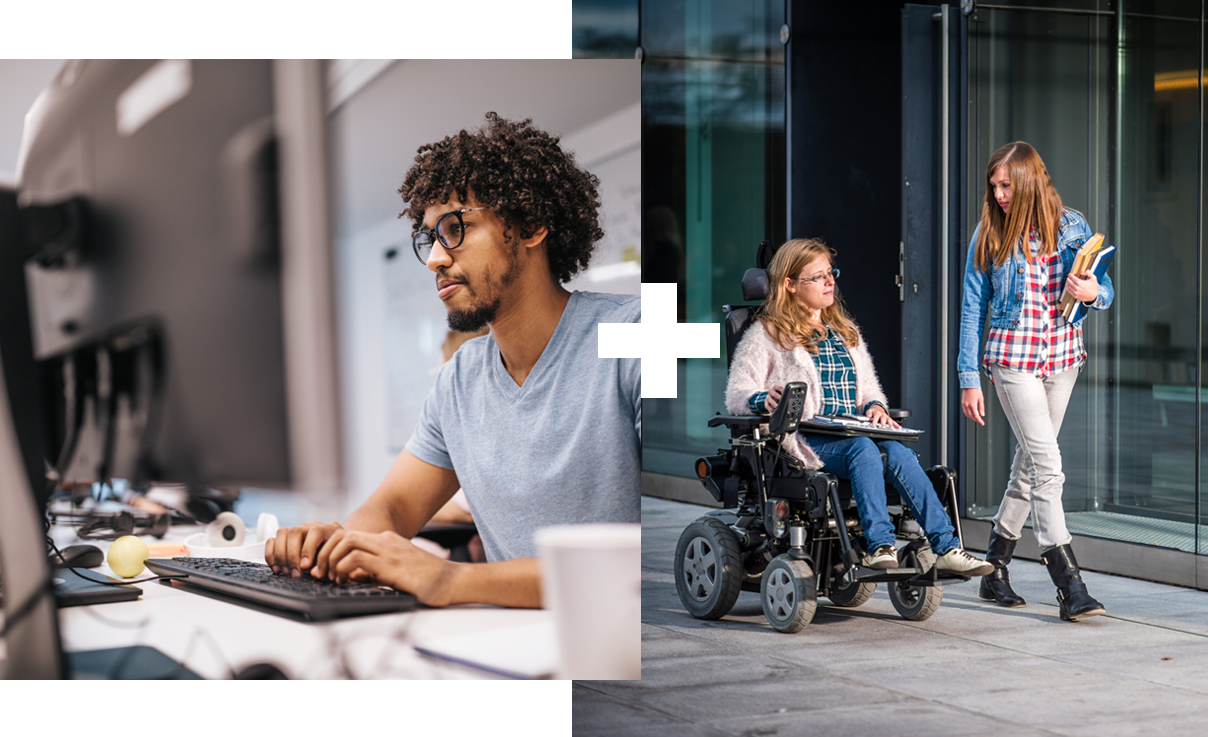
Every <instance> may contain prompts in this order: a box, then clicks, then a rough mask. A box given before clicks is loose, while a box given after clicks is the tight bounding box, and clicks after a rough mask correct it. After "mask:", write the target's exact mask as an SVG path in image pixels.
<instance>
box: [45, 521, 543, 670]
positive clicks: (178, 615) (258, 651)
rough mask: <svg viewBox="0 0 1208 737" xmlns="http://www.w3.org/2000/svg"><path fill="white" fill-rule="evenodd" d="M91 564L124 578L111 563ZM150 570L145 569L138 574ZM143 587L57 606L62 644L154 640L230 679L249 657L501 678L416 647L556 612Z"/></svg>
mask: <svg viewBox="0 0 1208 737" xmlns="http://www.w3.org/2000/svg"><path fill="white" fill-rule="evenodd" d="M199 529H200V528H193V527H173V528H172V530H171V531H170V532H169V534H168V535H167V536H166V537H165V538H164V540H166V541H176V540H184V538H185V537H187V536H188V535H190V534H192V533H194V532H197V531H198V530H199ZM253 534H254V533H253ZM51 535H52V537H53V538H54V540H55V544H56V545H58V546H59V548H60V549H62V548H63V547H64V546H65V545H71V544H75V543H78V542H81V541H80V540H79V539H78V538H77V537H76V536H75V534H74V531H73V530H71V529H69V528H58V527H56V528H53V529H52V532H51ZM144 539H145V540H148V541H153V540H154V538H150V537H146V538H144ZM82 542H86V543H90V544H93V545H96V546H97V547H99V548H101V549H102V550H107V549H108V546H109V542H108V541H104V540H85V541H82ZM91 570H94V571H97V572H100V573H103V574H105V575H108V576H112V577H114V578H118V576H116V575H115V574H114V573H113V572H112V571H111V570H110V569H109V566H108V563H105V564H102V565H101V566H100V567H98V568H94V569H91ZM148 575H150V573H149V572H147V571H144V572H143V573H142V574H140V576H139V577H140V578H141V577H146V576H148ZM140 588H142V589H143V592H144V593H143V595H142V597H141V598H139V599H138V600H137V601H131V602H118V603H110V604H98V605H93V606H80V607H67V608H63V609H60V610H59V630H60V637H61V639H62V641H63V649H64V650H67V651H69V652H71V651H79V650H96V649H103V648H111V647H126V646H131V645H149V646H151V647H155V648H157V649H159V650H160V651H162V652H163V653H164V654H166V655H168V656H169V657H171V658H174V659H176V660H178V661H181V662H183V663H184V664H185V665H186V666H188V667H189V668H190V669H192V670H193V671H194V672H196V673H197V674H198V675H200V676H202V677H204V678H230V677H231V674H232V672H233V671H234V672H237V671H239V670H241V669H242V668H244V667H245V666H247V665H250V664H252V663H262V662H268V663H273V664H274V665H276V666H277V667H278V668H280V669H281V670H282V671H284V672H285V674H286V675H288V676H289V677H290V678H311V679H333V678H336V679H338V678H417V679H482V678H497V677H498V676H494V675H492V674H491V673H489V672H486V671H483V670H479V669H477V668H471V667H468V666H464V665H458V664H455V663H448V662H444V661H439V660H434V659H431V658H428V657H425V656H422V655H420V654H419V653H417V652H416V651H415V650H414V648H413V645H414V644H415V643H417V642H419V643H422V642H427V641H429V640H432V639H436V638H441V637H447V636H452V635H458V634H465V633H474V632H485V631H490V630H500V631H501V633H500V634H501V637H503V638H507V637H508V636H509V635H511V634H512V633H511V632H509V628H513V627H522V626H525V625H532V624H535V623H540V622H549V621H551V619H552V617H551V614H550V613H549V612H547V611H544V610H540V609H537V610H534V609H505V608H500V607H490V606H477V605H465V606H455V607H448V608H444V609H424V608H420V609H418V610H416V611H413V612H408V613H403V614H382V615H374V616H368V617H354V618H350V619H345V620H340V621H336V622H324V623H316V624H312V623H303V622H298V621H295V620H292V619H288V618H286V617H281V616H277V615H274V614H268V613H264V612H261V611H257V610H255V609H251V608H248V607H244V606H240V605H237V604H232V603H228V602H225V601H220V600H217V599H213V598H210V597H208V596H203V595H199V594H195V593H192V592H189V591H183V590H180V589H177V588H172V587H170V586H167V585H164V584H162V583H160V582H159V581H149V582H147V583H144V584H141V585H140ZM537 645H548V643H537Z"/></svg>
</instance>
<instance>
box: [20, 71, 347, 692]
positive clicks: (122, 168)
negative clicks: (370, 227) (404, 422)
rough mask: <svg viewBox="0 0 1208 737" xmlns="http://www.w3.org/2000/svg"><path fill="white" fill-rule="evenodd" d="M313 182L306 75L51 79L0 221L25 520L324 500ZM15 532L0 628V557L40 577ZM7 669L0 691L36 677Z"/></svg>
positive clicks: (321, 234)
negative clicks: (68, 512) (192, 492)
mask: <svg viewBox="0 0 1208 737" xmlns="http://www.w3.org/2000/svg"><path fill="white" fill-rule="evenodd" d="M328 183H329V176H328V153H327V142H326V105H325V100H324V76H323V64H322V63H321V62H318V61H307V60H289V61H230V60H215V61H181V60H168V61H86V62H70V63H68V64H67V65H66V66H65V67H64V68H63V70H62V72H61V73H60V74H59V76H58V77H57V78H56V79H55V81H54V82H53V83H52V85H51V87H50V88H49V89H48V90H47V91H46V92H45V93H44V94H43V95H42V96H41V97H40V98H39V99H38V101H37V102H36V103H35V105H34V107H33V108H32V109H31V111H30V113H29V115H28V116H27V121H26V132H25V137H24V140H23V142H22V149H21V153H20V156H19V160H18V184H17V192H16V196H17V202H18V205H19V207H18V208H16V213H15V214H14V213H13V212H8V217H9V219H10V222H8V223H7V224H0V233H3V232H8V233H9V234H10V236H11V237H10V240H13V239H15V240H16V241H17V243H18V245H17V248H18V249H19V251H20V258H19V259H17V260H18V261H19V263H20V266H21V267H22V269H23V272H24V274H23V276H24V285H25V286H26V287H27V290H28V298H27V304H28V313H29V314H28V320H29V330H28V332H27V334H26V337H24V338H23V337H22V335H21V332H22V331H20V330H9V331H3V330H0V360H3V361H4V365H5V367H6V368H7V367H9V366H10V365H11V366H12V367H13V371H12V372H10V373H12V374H13V375H12V376H10V377H7V378H6V380H5V382H4V385H5V388H6V390H7V394H8V397H9V398H10V399H15V398H20V400H19V401H17V402H16V403H14V404H13V406H11V407H9V406H0V411H3V413H4V415H5V417H6V418H14V417H16V419H17V423H16V424H14V425H10V426H9V428H10V430H11V431H12V432H11V435H12V436H13V437H11V438H9V437H6V436H4V435H3V434H0V443H3V442H10V443H12V444H15V447H10V448H7V449H6V450H4V451H3V452H5V453H8V454H9V455H10V456H11V457H13V458H19V459H20V465H19V466H18V467H17V468H23V469H24V470H25V472H26V473H25V474H23V475H22V476H23V480H22V483H21V484H20V488H21V489H22V490H23V491H24V493H25V494H26V496H27V497H29V498H30V499H33V500H35V501H34V509H37V508H38V505H40V504H42V503H44V501H45V493H46V488H47V486H48V484H47V483H46V482H45V478H46V477H47V476H48V475H49V476H51V477H52V479H55V480H57V481H59V482H68V481H85V482H86V481H89V480H94V479H97V478H100V477H121V478H129V479H131V480H134V481H155V480H162V481H171V482H184V483H192V484H205V485H213V486H221V485H247V486H260V487H277V488H288V489H298V490H303V491H306V492H310V493H312V494H330V495H338V494H339V493H340V492H341V491H342V485H343V472H342V458H341V443H340V437H341V435H340V412H339V397H338V394H337V391H338V381H337V376H336V365H337V363H336V350H337V348H336V336H335V315H334V295H333V279H332V266H331V261H332V250H331V237H330V232H331V215H330V204H329V203H330V198H329V196H328ZM4 212H5V211H4V210H3V208H0V217H4ZM14 219H15V220H16V222H12V221H13V220H14ZM12 234H16V235H15V236H14V235H12ZM12 261H13V259H12V258H9V259H3V258H0V266H2V265H3V264H11V263H12ZM2 281H3V279H2V278H0V282H2ZM10 318H11V315H10ZM4 319H6V318H5V317H4V316H3V315H0V321H3V320H4ZM31 366H32V367H33V368H32V370H31V369H30V367H31ZM18 377H20V378H18ZM23 383H24V385H22V384H23ZM31 398H32V399H31ZM31 413H32V414H34V415H37V418H38V419H39V420H40V421H41V423H42V424H43V427H42V428H41V429H39V430H37V431H32V432H31V431H29V430H28V429H25V430H21V428H26V427H27V426H26V424H25V423H22V422H21V419H28V418H29V417H30V415H31ZM18 433H20V434H19V435H18ZM31 445H34V446H36V447H35V448H34V451H33V452H31V451H30V446H31ZM6 462H7V457H5V458H0V464H4V463H6ZM4 468H5V473H6V478H5V479H4V480H5V482H6V483H5V485H4V487H3V488H0V497H3V498H4V500H5V504H6V505H8V504H10V503H12V504H16V503H17V502H16V496H14V494H15V491H14V490H15V488H16V487H14V486H12V485H11V484H10V483H8V482H10V481H12V479H9V478H7V476H9V475H12V474H11V473H10V472H11V471H12V469H11V468H9V467H8V466H7V465H5V466H4ZM18 475H21V474H18ZM6 509H7V506H6ZM29 524H30V520H29V519H28V518H27V517H26V516H24V515H12V516H10V515H8V514H4V516H3V517H0V581H3V586H4V591H5V593H6V595H5V597H4V607H5V611H6V614H9V607H10V605H17V604H18V603H19V602H18V598H19V597H18V596H14V595H12V594H13V592H14V588H13V587H14V586H16V585H18V584H19V582H16V581H14V579H13V577H12V576H11V575H10V572H11V571H12V570H14V569H15V568H17V567H19V566H20V563H17V562H15V561H16V560H17V559H18V558H16V557H14V556H21V553H20V551H22V550H25V551H26V553H25V555H26V556H29V557H33V558H36V559H38V560H40V561H41V562H42V563H43V564H44V563H45V553H44V550H43V548H44V545H43V543H42V530H41V525H40V524H38V525H37V526H36V529H35V530H34V531H33V532H34V543H33V545H34V547H33V549H30V548H29V547H28V546H29V545H30V544H31V543H30V541H29V530H27V529H26V528H27V527H28V525H29ZM40 575H41V579H40V580H41V581H42V582H43V583H44V582H45V581H46V580H47V577H48V573H46V572H43V573H42V574H40ZM44 589H45V586H43V590H44ZM10 616H11V615H10ZM22 621H27V622H33V621H35V617H34V615H33V614H28V615H26V616H24V617H23V618H22ZM9 634H10V636H11V635H12V633H11V632H10V633H9ZM6 639H7V640H9V641H10V643H11V637H7V638H6ZM8 653H9V658H8V666H9V668H8V672H9V674H10V675H16V676H17V677H25V675H24V674H25V673H34V672H42V671H39V670H38V667H39V666H38V665H37V664H29V663H23V662H22V661H21V659H20V658H18V659H17V660H14V649H13V647H12V646H11V645H10V647H9V650H8Z"/></svg>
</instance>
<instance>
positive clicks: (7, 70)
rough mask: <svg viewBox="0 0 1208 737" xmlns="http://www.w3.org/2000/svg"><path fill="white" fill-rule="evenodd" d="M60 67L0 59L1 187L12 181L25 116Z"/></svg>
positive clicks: (56, 63)
mask: <svg viewBox="0 0 1208 737" xmlns="http://www.w3.org/2000/svg"><path fill="white" fill-rule="evenodd" d="M62 66H63V60H62V59H0V183H3V182H12V181H13V180H14V179H15V175H16V171H17V152H18V151H19V150H20V148H21V131H22V130H23V129H24V127H25V113H26V112H28V111H29V106H30V105H32V104H33V102H34V100H35V99H37V97H38V93H40V92H41V91H42V90H44V89H45V88H46V86H47V85H49V84H50V81H51V80H52V79H54V78H55V75H56V74H58V73H59V69H61V68H62Z"/></svg>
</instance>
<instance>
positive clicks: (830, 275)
mask: <svg viewBox="0 0 1208 737" xmlns="http://www.w3.org/2000/svg"><path fill="white" fill-rule="evenodd" d="M425 263H426V262H425ZM838 278H839V270H838V269H831V270H830V271H827V272H825V273H822V274H819V275H818V276H812V277H810V278H809V279H806V278H805V277H803V276H799V277H797V281H803V282H805V283H806V284H817V283H818V282H820V281H823V280H824V279H838Z"/></svg>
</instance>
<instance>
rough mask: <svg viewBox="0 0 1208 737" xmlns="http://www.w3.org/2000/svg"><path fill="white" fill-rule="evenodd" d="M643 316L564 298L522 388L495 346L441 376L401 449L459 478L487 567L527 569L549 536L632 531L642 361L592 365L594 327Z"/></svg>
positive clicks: (616, 298) (623, 305)
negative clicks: (589, 529) (587, 527)
mask: <svg viewBox="0 0 1208 737" xmlns="http://www.w3.org/2000/svg"><path fill="white" fill-rule="evenodd" d="M641 314H642V311H641V298H640V297H638V296H635V295H620V294H600V293H596V292H572V293H571V296H570V301H568V302H567V303H566V309H565V310H564V311H563V312H562V317H561V318H560V319H559V321H558V326H557V328H555V330H554V334H553V335H552V336H551V337H550V341H549V343H548V344H547V345H546V346H545V350H544V351H543V352H542V354H541V357H540V358H539V359H538V360H537V363H536V365H535V366H533V370H532V371H531V372H530V373H529V375H528V378H527V379H525V382H524V386H517V385H516V382H515V380H513V379H512V377H511V376H510V375H509V374H508V372H507V369H506V368H505V367H504V365H503V359H502V357H501V356H500V354H499V347H498V346H497V345H496V344H495V339H494V336H492V335H486V336H483V337H481V338H475V339H473V340H470V341H469V342H467V343H465V344H464V345H463V346H462V347H461V348H460V349H458V351H457V352H456V353H455V354H454V355H453V359H452V360H451V361H449V363H447V364H445V365H444V367H443V368H442V369H441V371H440V374H439V375H438V376H437V379H436V386H435V387H433V389H432V392H431V393H430V394H429V395H428V398H427V400H425V402H424V409H423V412H422V413H421V415H420V420H419V426H418V427H417V428H416V430H415V433H414V434H413V435H412V436H411V439H410V440H409V441H407V446H406V447H407V450H408V451H410V452H411V454H412V455H414V456H415V457H416V458H419V459H420V460H422V461H425V462H426V463H430V464H432V465H434V466H439V467H441V468H448V469H452V470H454V471H455V472H456V473H457V478H458V480H459V481H460V482H461V486H462V488H463V489H465V492H466V499H467V500H468V501H469V503H470V512H471V513H472V514H473V515H474V521H475V523H476V524H477V525H478V532H479V534H480V535H481V537H482V541H483V547H484V549H485V551H486V555H487V559H488V560H492V561H496V560H508V559H511V558H531V557H535V556H536V555H537V550H536V546H535V545H534V544H533V534H534V533H535V532H536V531H537V530H539V529H540V528H542V527H548V526H550V525H560V524H579V523H600V522H641V519H642V515H641V499H640V493H641V492H640V485H641V445H642V400H641V360H640V359H637V358H600V357H599V339H598V332H599V331H598V329H597V327H596V326H597V324H598V323H602V322H611V323H636V322H640V321H641Z"/></svg>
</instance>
